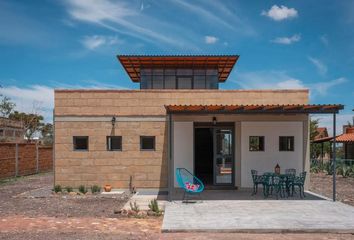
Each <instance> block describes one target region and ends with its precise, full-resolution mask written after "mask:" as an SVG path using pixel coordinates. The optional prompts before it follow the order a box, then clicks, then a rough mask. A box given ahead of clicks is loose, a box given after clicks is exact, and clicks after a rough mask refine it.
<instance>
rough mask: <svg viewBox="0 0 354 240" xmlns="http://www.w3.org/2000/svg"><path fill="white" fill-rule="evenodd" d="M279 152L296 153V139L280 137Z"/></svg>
mask: <svg viewBox="0 0 354 240" xmlns="http://www.w3.org/2000/svg"><path fill="white" fill-rule="evenodd" d="M279 151H294V137H293V136H280V137H279Z"/></svg>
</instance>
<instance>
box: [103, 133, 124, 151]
mask: <svg viewBox="0 0 354 240" xmlns="http://www.w3.org/2000/svg"><path fill="white" fill-rule="evenodd" d="M112 138H119V139H120V148H117V149H112V141H111V142H110V144H109V139H112ZM109 146H111V149H110V148H109ZM106 149H107V151H110V152H121V151H123V138H122V136H106Z"/></svg>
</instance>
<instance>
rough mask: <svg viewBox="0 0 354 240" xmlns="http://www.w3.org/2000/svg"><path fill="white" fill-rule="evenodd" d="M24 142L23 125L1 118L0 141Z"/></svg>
mask: <svg viewBox="0 0 354 240" xmlns="http://www.w3.org/2000/svg"><path fill="white" fill-rule="evenodd" d="M23 140H24V128H23V124H22V123H21V122H20V121H15V120H12V119H9V118H5V117H0V141H3V142H4V141H7V142H21V141H23Z"/></svg>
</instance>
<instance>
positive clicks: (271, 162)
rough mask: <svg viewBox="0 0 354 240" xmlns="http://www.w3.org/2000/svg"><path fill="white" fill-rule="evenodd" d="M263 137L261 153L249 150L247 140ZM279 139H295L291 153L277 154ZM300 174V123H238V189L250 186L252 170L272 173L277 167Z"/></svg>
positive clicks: (301, 124)
mask: <svg viewBox="0 0 354 240" xmlns="http://www.w3.org/2000/svg"><path fill="white" fill-rule="evenodd" d="M250 136H264V138H265V144H264V146H265V149H264V151H263V152H251V151H249V137H250ZM279 136H294V142H295V143H294V144H295V146H294V147H295V149H294V151H293V152H283V151H282V152H280V151H279ZM277 163H278V164H279V165H280V169H281V172H284V170H285V169H286V168H295V169H296V172H297V173H299V172H301V171H303V123H302V122H300V121H299V122H241V187H252V186H253V184H252V177H251V169H255V170H257V171H258V172H259V173H263V172H273V171H274V167H275V165H276V164H277Z"/></svg>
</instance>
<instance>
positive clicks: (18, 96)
mask: <svg viewBox="0 0 354 240" xmlns="http://www.w3.org/2000/svg"><path fill="white" fill-rule="evenodd" d="M0 92H1V93H2V94H3V95H5V96H7V97H10V98H11V100H12V101H13V102H15V103H16V110H18V111H21V112H27V113H39V114H42V115H43V116H44V117H45V120H46V121H50V120H51V119H52V110H53V106H54V92H53V88H51V87H48V86H44V85H33V86H29V87H23V88H21V87H17V86H8V87H3V88H1V89H0Z"/></svg>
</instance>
